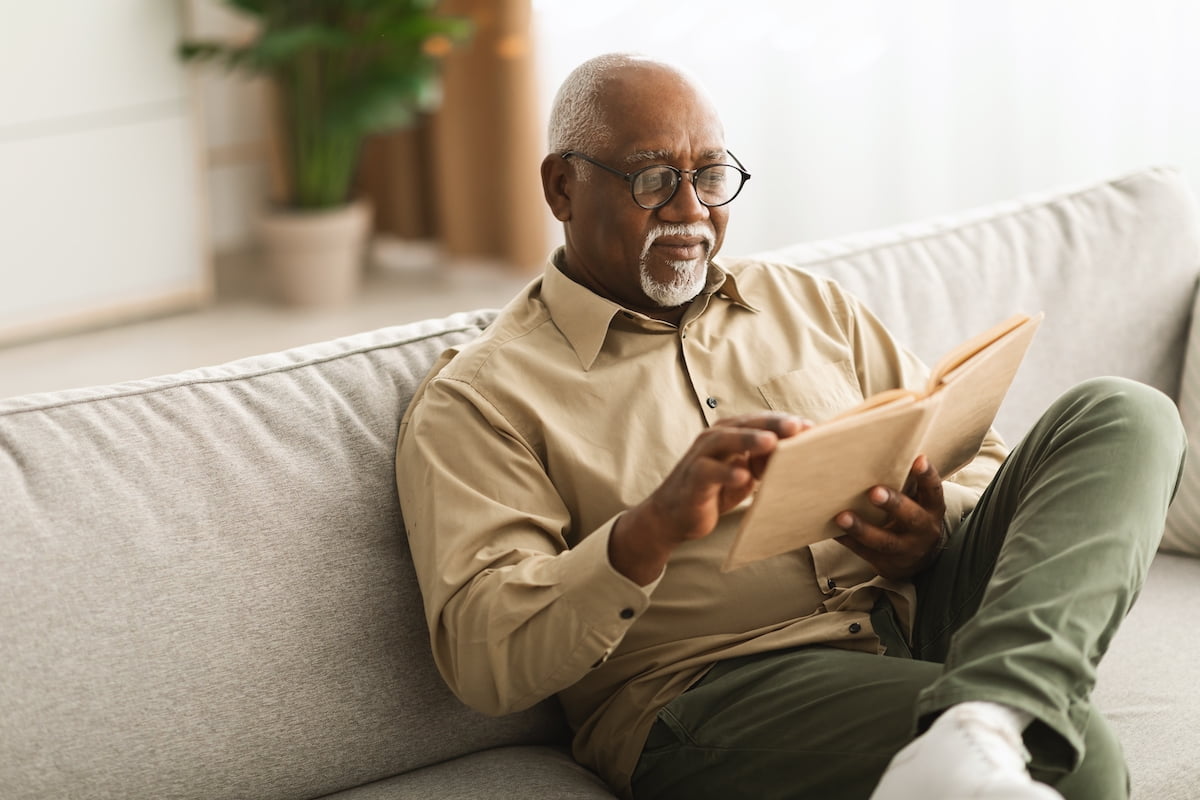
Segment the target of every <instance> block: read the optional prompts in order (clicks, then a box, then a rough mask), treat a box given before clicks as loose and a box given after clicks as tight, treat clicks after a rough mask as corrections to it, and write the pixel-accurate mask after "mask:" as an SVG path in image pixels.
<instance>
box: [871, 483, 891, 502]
mask: <svg viewBox="0 0 1200 800" xmlns="http://www.w3.org/2000/svg"><path fill="white" fill-rule="evenodd" d="M887 499H888V493H887V489H884V488H883V487H882V486H876V487H875V488H874V489H872V490H871V502H872V503H886V502H887Z"/></svg>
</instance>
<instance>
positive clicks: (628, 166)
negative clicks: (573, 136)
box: [565, 67, 729, 314]
mask: <svg viewBox="0 0 1200 800" xmlns="http://www.w3.org/2000/svg"><path fill="white" fill-rule="evenodd" d="M604 105H605V108H604V110H605V115H606V118H607V120H608V123H609V129H610V131H611V133H612V136H611V138H610V139H609V141H608V142H607V143H606V144H605V145H604V146H603V147H602V148H600V150H599V151H598V152H594V153H587V154H586V155H588V156H591V157H592V158H594V159H596V160H597V161H600V162H602V163H604V164H607V165H608V166H611V167H614V168H616V169H618V170H620V171H621V172H626V173H631V172H635V171H637V170H639V169H641V168H643V167H646V166H650V165H652V164H670V165H671V166H674V167H678V168H680V169H696V168H698V167H702V166H705V165H707V164H717V163H728V161H729V156H728V155H727V154H726V152H725V145H724V141H725V139H724V133H723V131H722V128H721V124H720V120H719V119H718V117H717V114H716V111H715V110H714V109H713V108H712V106H711V105H710V103H709V102H708V100H707V99H706V98H704V97H703V96H701V95H699V94H698V93H697V92H696V91H695V90H694V89H693V88H692V87H691V86H690V85H689V84H687V83H686V82H685V81H683V80H682V79H681V78H680V77H679V76H678V75H676V74H675V73H673V72H670V71H668V70H665V69H662V68H661V67H643V68H637V69H630V70H626V71H623V72H622V73H620V74H619V75H618V76H617V77H616V78H615V79H614V80H613V82H612V83H611V84H609V91H608V92H606V101H605V104H604ZM588 169H589V171H590V177H589V179H588V180H586V181H583V180H580V179H578V178H575V177H574V173H573V172H572V173H570V174H569V177H568V192H569V194H570V217H569V219H567V220H566V221H565V231H566V260H567V265H568V268H569V271H570V272H571V276H572V277H573V278H574V279H575V280H577V281H580V282H581V283H584V284H585V285H587V286H589V288H591V289H592V290H593V291H596V292H598V293H599V294H602V295H604V296H606V297H609V298H610V299H612V300H615V301H616V302H618V303H620V304H621V305H623V306H625V307H627V308H631V309H634V310H638V311H643V312H644V313H649V314H654V313H655V312H659V311H661V309H664V308H667V309H669V308H675V307H678V306H681V305H683V304H685V303H687V302H689V301H690V300H692V298H694V297H695V296H696V295H697V294H699V292H700V290H701V289H702V288H703V287H704V282H705V276H706V274H707V263H708V259H709V258H711V257H712V256H713V255H714V254H715V253H716V252H717V249H718V248H719V247H720V245H721V242H722V241H723V239H724V236H725V225H726V222H727V221H728V206H720V207H718V208H708V207H706V206H704V205H703V204H701V203H700V201H699V199H698V198H697V197H696V192H695V189H693V187H692V183H691V180H690V178H688V177H685V178H684V179H683V180H682V182H681V183H680V184H679V186H678V187H677V189H676V191H675V195H674V197H672V198H671V200H670V202H668V203H667V204H666V205H664V206H662V207H660V208H657V209H654V210H647V209H644V208H641V207H639V206H638V205H637V204H636V203H635V202H634V201H633V197H632V195H631V193H630V186H629V183H628V182H627V181H623V180H621V178H619V177H618V176H616V175H613V174H611V173H609V172H606V171H604V170H602V169H599V168H598V167H595V166H590V165H589V166H588Z"/></svg>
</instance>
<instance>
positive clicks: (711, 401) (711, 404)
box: [704, 397, 717, 408]
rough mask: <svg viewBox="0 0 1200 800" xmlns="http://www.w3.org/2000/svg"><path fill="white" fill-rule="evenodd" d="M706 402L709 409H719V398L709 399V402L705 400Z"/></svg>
mask: <svg viewBox="0 0 1200 800" xmlns="http://www.w3.org/2000/svg"><path fill="white" fill-rule="evenodd" d="M704 402H705V403H708V407H709V408H716V407H717V398H715V397H710V398H708V399H707V400H705V401H704Z"/></svg>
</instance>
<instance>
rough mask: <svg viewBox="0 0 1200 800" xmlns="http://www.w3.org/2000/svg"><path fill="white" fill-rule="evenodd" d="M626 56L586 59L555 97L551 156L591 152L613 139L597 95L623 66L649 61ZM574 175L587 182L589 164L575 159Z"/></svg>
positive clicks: (610, 54) (549, 136) (549, 137)
mask: <svg viewBox="0 0 1200 800" xmlns="http://www.w3.org/2000/svg"><path fill="white" fill-rule="evenodd" d="M650 60H651V59H647V58H645V57H643V56H637V55H632V54H628V53H609V54H606V55H602V56H596V57H595V58H591V59H588V60H587V61H585V62H583V63H582V64H580V65H579V66H578V67H576V68H575V69H574V70H572V71H571V74H570V75H568V76H567V79H566V80H565V81H563V83H562V86H560V87H558V93H557V94H556V95H555V96H554V104H553V105H552V106H551V107H550V125H549V130H548V139H549V144H550V152H551V153H565V152H567V151H568V150H579V151H580V152H584V153H593V152H595V151H596V150H597V149H599V148H602V147H603V146H604V145H606V144H607V143H608V141H609V140H610V139H611V138H612V130H611V129H610V128H609V126H608V123H607V122H606V121H605V119H604V115H603V114H602V113H601V110H600V102H599V100H600V94H601V92H602V91H603V90H604V85H605V84H606V83H607V82H608V79H609V77H610V76H611V75H612V73H613V72H616V71H617V70H619V69H622V68H624V67H629V66H633V65H635V64H638V63H645V62H647V61H650ZM572 163H573V164H574V166H575V170H576V173H575V174H576V175H578V176H579V178H580V179H581V180H587V179H588V177H589V176H590V175H591V165H590V164H588V163H587V162H586V161H580V160H574V161H573V162H572Z"/></svg>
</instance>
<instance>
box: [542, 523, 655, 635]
mask: <svg viewBox="0 0 1200 800" xmlns="http://www.w3.org/2000/svg"><path fill="white" fill-rule="evenodd" d="M616 521H617V518H616V517H613V518H612V519H610V520H609V521H608V522H606V523H604V525H602V526H601V527H600V528H599V529H597V530H596V531H594V532H593V533H592V534H590V535H588V536H586V537H585V538H584V539H583V541H581V542H580V543H579V544H577V545H575V546H574V547H572V548H571V549H570V550H568V551H567V552H565V553H563V554H562V555H561V556H560V557H559V558H557V559H555V560H556V562H557V564H556V566H557V571H558V575H557V576H556V577H557V578H558V581H559V586H560V587H561V588H562V598H563V600H565V601H566V602H567V603H569V604H570V605H571V606H572V607H573V608H574V609H575V611H576V613H577V614H578V615H579V617H580V618H581V619H582V620H583V621H584V622H585V623H586V624H587V625H588V626H589V627H591V628H593V629H595V630H596V631H598V632H600V633H602V635H605V638H608V637H610V636H611V637H614V639H619V638H620V637H622V636H624V635H625V632H626V631H627V630H629V627H630V626H631V625H632V624H633V623H634V622H636V621H637V619H638V617H640V616H641V615H642V613H643V612H645V610H646V609H647V608H649V607H650V596H651V595H652V594H653V592H654V589H655V588H656V587H657V586H658V584H659V583H660V582H661V581H662V579H663V575H665V574H666V570H663V575H659V576H658V578H656V579H655V580H654V581H652V582H651V583H649V584H647V585H646V586H639V585H638V584H636V583H634V582H633V581H631V580H630V579H629V578H627V577H625V576H624V575H622V574H621V573H619V572H617V571H616V570H615V569H613V566H612V564H611V563H610V562H609V560H608V540H609V537H610V536H611V535H612V529H613V525H614V524H615V523H616Z"/></svg>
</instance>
